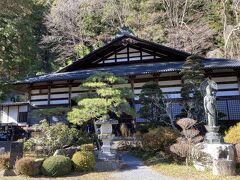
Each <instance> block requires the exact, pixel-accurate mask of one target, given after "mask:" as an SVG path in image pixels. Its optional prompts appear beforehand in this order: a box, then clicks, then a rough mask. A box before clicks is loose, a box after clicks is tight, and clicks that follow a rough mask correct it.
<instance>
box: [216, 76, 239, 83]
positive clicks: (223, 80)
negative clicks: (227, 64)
mask: <svg viewBox="0 0 240 180" xmlns="http://www.w3.org/2000/svg"><path fill="white" fill-rule="evenodd" d="M212 80H213V81H216V82H228V81H237V76H229V77H213V78H212Z"/></svg>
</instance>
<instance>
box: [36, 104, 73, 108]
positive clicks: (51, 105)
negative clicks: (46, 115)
mask: <svg viewBox="0 0 240 180" xmlns="http://www.w3.org/2000/svg"><path fill="white" fill-rule="evenodd" d="M54 107H69V105H68V104H50V105H35V106H34V107H33V108H32V109H43V108H54Z"/></svg>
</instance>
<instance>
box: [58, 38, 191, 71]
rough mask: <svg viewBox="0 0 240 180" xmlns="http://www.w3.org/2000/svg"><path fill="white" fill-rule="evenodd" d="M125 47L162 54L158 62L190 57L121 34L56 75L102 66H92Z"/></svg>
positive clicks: (174, 50)
mask: <svg viewBox="0 0 240 180" xmlns="http://www.w3.org/2000/svg"><path fill="white" fill-rule="evenodd" d="M126 43H127V44H126ZM126 46H129V47H133V48H140V49H142V48H145V49H150V50H151V51H152V53H156V54H163V55H164V56H163V57H162V58H161V59H159V61H160V62H167V61H185V59H186V58H187V57H188V56H190V55H191V54H189V53H187V52H183V51H179V50H176V49H173V48H169V47H166V46H163V45H160V44H157V43H154V42H150V41H146V40H144V39H141V38H138V37H136V36H133V35H130V34H123V35H122V36H120V37H117V38H115V39H114V40H112V41H111V42H110V43H109V44H107V45H105V46H103V47H101V48H99V49H96V50H95V51H93V52H91V53H90V54H88V55H86V56H84V57H83V58H81V59H79V60H77V61H76V62H74V63H72V64H71V65H68V66H66V67H64V68H63V69H61V70H59V71H58V72H57V73H59V72H71V71H76V70H83V69H88V68H93V67H100V66H103V65H99V64H94V63H93V62H96V61H97V60H99V59H101V58H106V57H108V56H110V55H112V54H113V53H115V52H116V51H118V50H121V49H122V48H124V47H126ZM130 63H131V62H130ZM130 63H128V64H130ZM132 63H133V62H132ZM120 64H122V63H120ZM111 65H114V64H108V66H111ZM115 65H116V64H115ZM104 66H105V65H104Z"/></svg>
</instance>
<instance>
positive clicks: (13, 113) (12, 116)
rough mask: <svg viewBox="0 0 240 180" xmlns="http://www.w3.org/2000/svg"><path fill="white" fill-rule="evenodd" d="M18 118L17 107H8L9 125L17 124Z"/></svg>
mask: <svg viewBox="0 0 240 180" xmlns="http://www.w3.org/2000/svg"><path fill="white" fill-rule="evenodd" d="M17 118H18V107H17V106H10V107H9V123H17Z"/></svg>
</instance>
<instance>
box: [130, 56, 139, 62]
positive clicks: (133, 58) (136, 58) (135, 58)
mask: <svg viewBox="0 0 240 180" xmlns="http://www.w3.org/2000/svg"><path fill="white" fill-rule="evenodd" d="M139 60H141V58H140V57H132V58H129V61H139Z"/></svg>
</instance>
